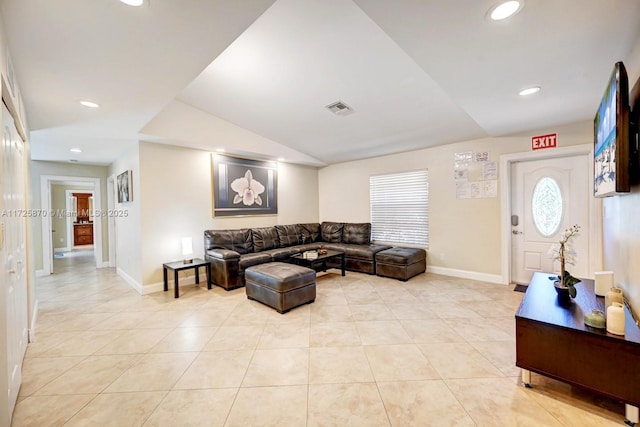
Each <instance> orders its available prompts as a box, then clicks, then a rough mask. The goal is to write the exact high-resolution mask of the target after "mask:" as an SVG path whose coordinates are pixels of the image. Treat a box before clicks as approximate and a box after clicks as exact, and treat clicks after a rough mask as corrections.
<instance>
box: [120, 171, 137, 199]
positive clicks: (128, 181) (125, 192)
mask: <svg viewBox="0 0 640 427" xmlns="http://www.w3.org/2000/svg"><path fill="white" fill-rule="evenodd" d="M117 181H118V182H117V184H118V203H127V202H131V201H132V200H133V192H132V190H133V177H132V175H131V169H129V170H128V171H125V172H122V173H121V174H120V175H118V179H117Z"/></svg>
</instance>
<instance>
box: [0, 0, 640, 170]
mask: <svg viewBox="0 0 640 427" xmlns="http://www.w3.org/2000/svg"><path fill="white" fill-rule="evenodd" d="M494 3H495V0H474V1H469V0H446V1H445V0H438V1H436V0H425V1H415V0H394V1H393V2H390V1H388V0H322V1H320V0H277V1H275V2H274V1H273V0H242V1H237V0H216V1H203V0H181V1H179V2H178V1H161V0H151V1H150V2H147V3H146V4H145V5H144V6H142V7H139V8H133V7H129V6H126V5H124V4H122V3H120V2H119V1H117V0H91V1H77V0H56V1H51V0H29V1H25V0H2V1H1V3H0V8H1V9H0V10H1V12H2V16H3V19H4V27H5V33H6V37H7V41H8V44H9V48H10V50H11V56H12V62H13V65H14V69H15V74H16V76H17V80H18V81H19V83H20V85H21V89H22V96H23V98H24V101H25V108H26V111H27V118H28V122H29V127H30V129H31V142H32V158H34V159H39V160H54V161H68V160H69V159H70V158H72V157H74V158H76V159H77V160H78V161H79V162H83V163H95V164H109V163H111V162H112V161H113V160H115V159H116V158H117V157H118V156H119V155H121V154H122V152H123V151H124V150H126V149H127V148H128V147H129V146H131V145H132V144H133V143H134V142H135V141H138V140H145V141H152V142H158V143H168V144H174V145H182V146H186V147H194V148H199V149H204V150H214V149H217V148H224V149H225V150H227V152H232V153H233V152H236V153H240V154H251V155H254V156H258V157H266V158H273V159H275V158H279V157H283V158H285V159H286V160H287V161H291V162H296V163H302V164H309V165H315V166H321V165H325V164H331V163H336V162H342V161H347V160H353V159H358V158H365V157H372V156H377V155H383V154H389V153H395V152H401V151H407V150H412V149H417V148H423V147H430V146H435V145H442V144H447V143H451V142H457V141H463V140H469V139H474V138H481V137H486V136H501V135H509V134H513V133H520V132H526V131H529V130H533V129H537V128H541V127H549V126H555V125H562V124H567V123H573V122H577V121H582V120H591V119H592V118H593V116H594V113H595V109H596V107H597V105H598V103H599V99H600V97H601V96H602V93H603V91H604V87H605V85H606V82H607V80H608V78H609V74H610V72H611V70H612V67H613V64H614V63H615V62H616V61H619V60H625V59H627V58H628V56H629V55H630V52H631V50H632V49H633V48H640V26H639V25H638V23H639V22H640V2H638V1H636V0H610V1H606V2H605V1H601V0H562V1H557V0H527V1H526V2H525V5H524V8H523V9H522V10H521V11H520V12H519V13H518V14H516V15H515V16H513V17H512V18H509V19H508V20H505V21H501V22H494V21H491V20H489V19H487V17H486V13H487V11H488V10H489V8H490V7H491V6H492V5H493V4H494ZM529 86H540V87H541V88H542V90H541V91H540V92H539V93H537V94H535V95H531V96H529V97H521V96H519V95H518V92H519V91H520V90H522V89H524V88H526V87H529ZM85 99H89V100H92V101H95V102H97V103H99V104H100V105H101V107H100V108H98V109H87V108H85V107H82V106H80V104H79V101H80V100H85ZM336 101H342V102H344V103H345V104H347V105H348V106H350V107H351V108H352V109H353V112H351V113H350V114H347V115H335V114H333V113H331V112H330V111H328V110H327V109H326V108H325V106H327V105H329V104H331V103H333V102H336ZM74 147H78V148H81V149H82V150H83V152H82V153H80V154H72V153H70V152H69V149H70V148H74Z"/></svg>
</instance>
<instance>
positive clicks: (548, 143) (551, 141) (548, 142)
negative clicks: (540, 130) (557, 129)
mask: <svg viewBox="0 0 640 427" xmlns="http://www.w3.org/2000/svg"><path fill="white" fill-rule="evenodd" d="M557 146H558V134H557V133H550V134H549V135H540V136H534V137H532V138H531V149H532V150H542V149H543V148H556V147H557Z"/></svg>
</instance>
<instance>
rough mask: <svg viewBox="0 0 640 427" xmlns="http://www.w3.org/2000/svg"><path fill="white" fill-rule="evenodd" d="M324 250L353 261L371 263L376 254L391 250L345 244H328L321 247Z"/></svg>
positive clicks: (376, 246)
mask: <svg viewBox="0 0 640 427" xmlns="http://www.w3.org/2000/svg"><path fill="white" fill-rule="evenodd" d="M323 248H325V249H333V250H334V251H342V252H344V256H346V257H347V258H353V259H362V260H369V261H373V260H374V258H375V256H376V253H378V252H380V251H383V250H385V249H389V248H391V246H388V245H351V244H347V243H330V244H327V245H323Z"/></svg>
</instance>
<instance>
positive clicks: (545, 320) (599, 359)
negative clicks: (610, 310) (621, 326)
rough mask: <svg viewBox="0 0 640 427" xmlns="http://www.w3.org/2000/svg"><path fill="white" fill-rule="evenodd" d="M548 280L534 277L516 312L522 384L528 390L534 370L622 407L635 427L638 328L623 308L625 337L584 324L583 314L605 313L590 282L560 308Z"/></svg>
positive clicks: (639, 400) (639, 385)
mask: <svg viewBox="0 0 640 427" xmlns="http://www.w3.org/2000/svg"><path fill="white" fill-rule="evenodd" d="M549 276H551V274H546V273H534V275H533V278H532V279H531V283H530V284H529V287H528V288H527V292H526V294H525V295H524V298H523V299H522V303H521V304H520V307H519V308H518V311H517V312H516V366H518V367H520V368H522V382H523V383H524V384H525V386H528V387H530V386H531V372H530V371H533V372H537V373H539V374H542V375H545V376H548V377H551V378H555V379H557V380H560V381H563V382H566V383H569V384H573V385H577V386H580V387H583V388H586V389H589V390H591V391H594V392H596V393H599V394H603V395H605V396H609V397H611V398H614V399H617V400H618V401H621V402H623V403H625V410H626V418H627V421H626V423H627V424H629V425H633V423H637V422H638V407H639V406H640V369H638V366H640V328H638V325H636V324H635V322H634V320H633V317H632V316H631V313H630V312H629V310H628V309H627V308H626V307H625V317H626V323H625V335H624V336H618V335H613V334H610V333H608V332H607V331H606V330H604V329H596V328H592V327H590V326H587V325H585V324H584V315H585V314H587V313H590V312H591V310H592V309H598V310H603V308H604V298H603V297H597V296H596V295H595V293H594V292H593V280H587V279H583V280H582V281H581V282H580V283H578V284H577V285H576V288H577V290H578V295H577V296H576V298H575V299H574V300H573V301H572V303H571V305H570V306H568V307H561V306H559V305H558V302H557V295H556V291H555V289H554V287H553V282H552V281H551V280H549Z"/></svg>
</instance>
